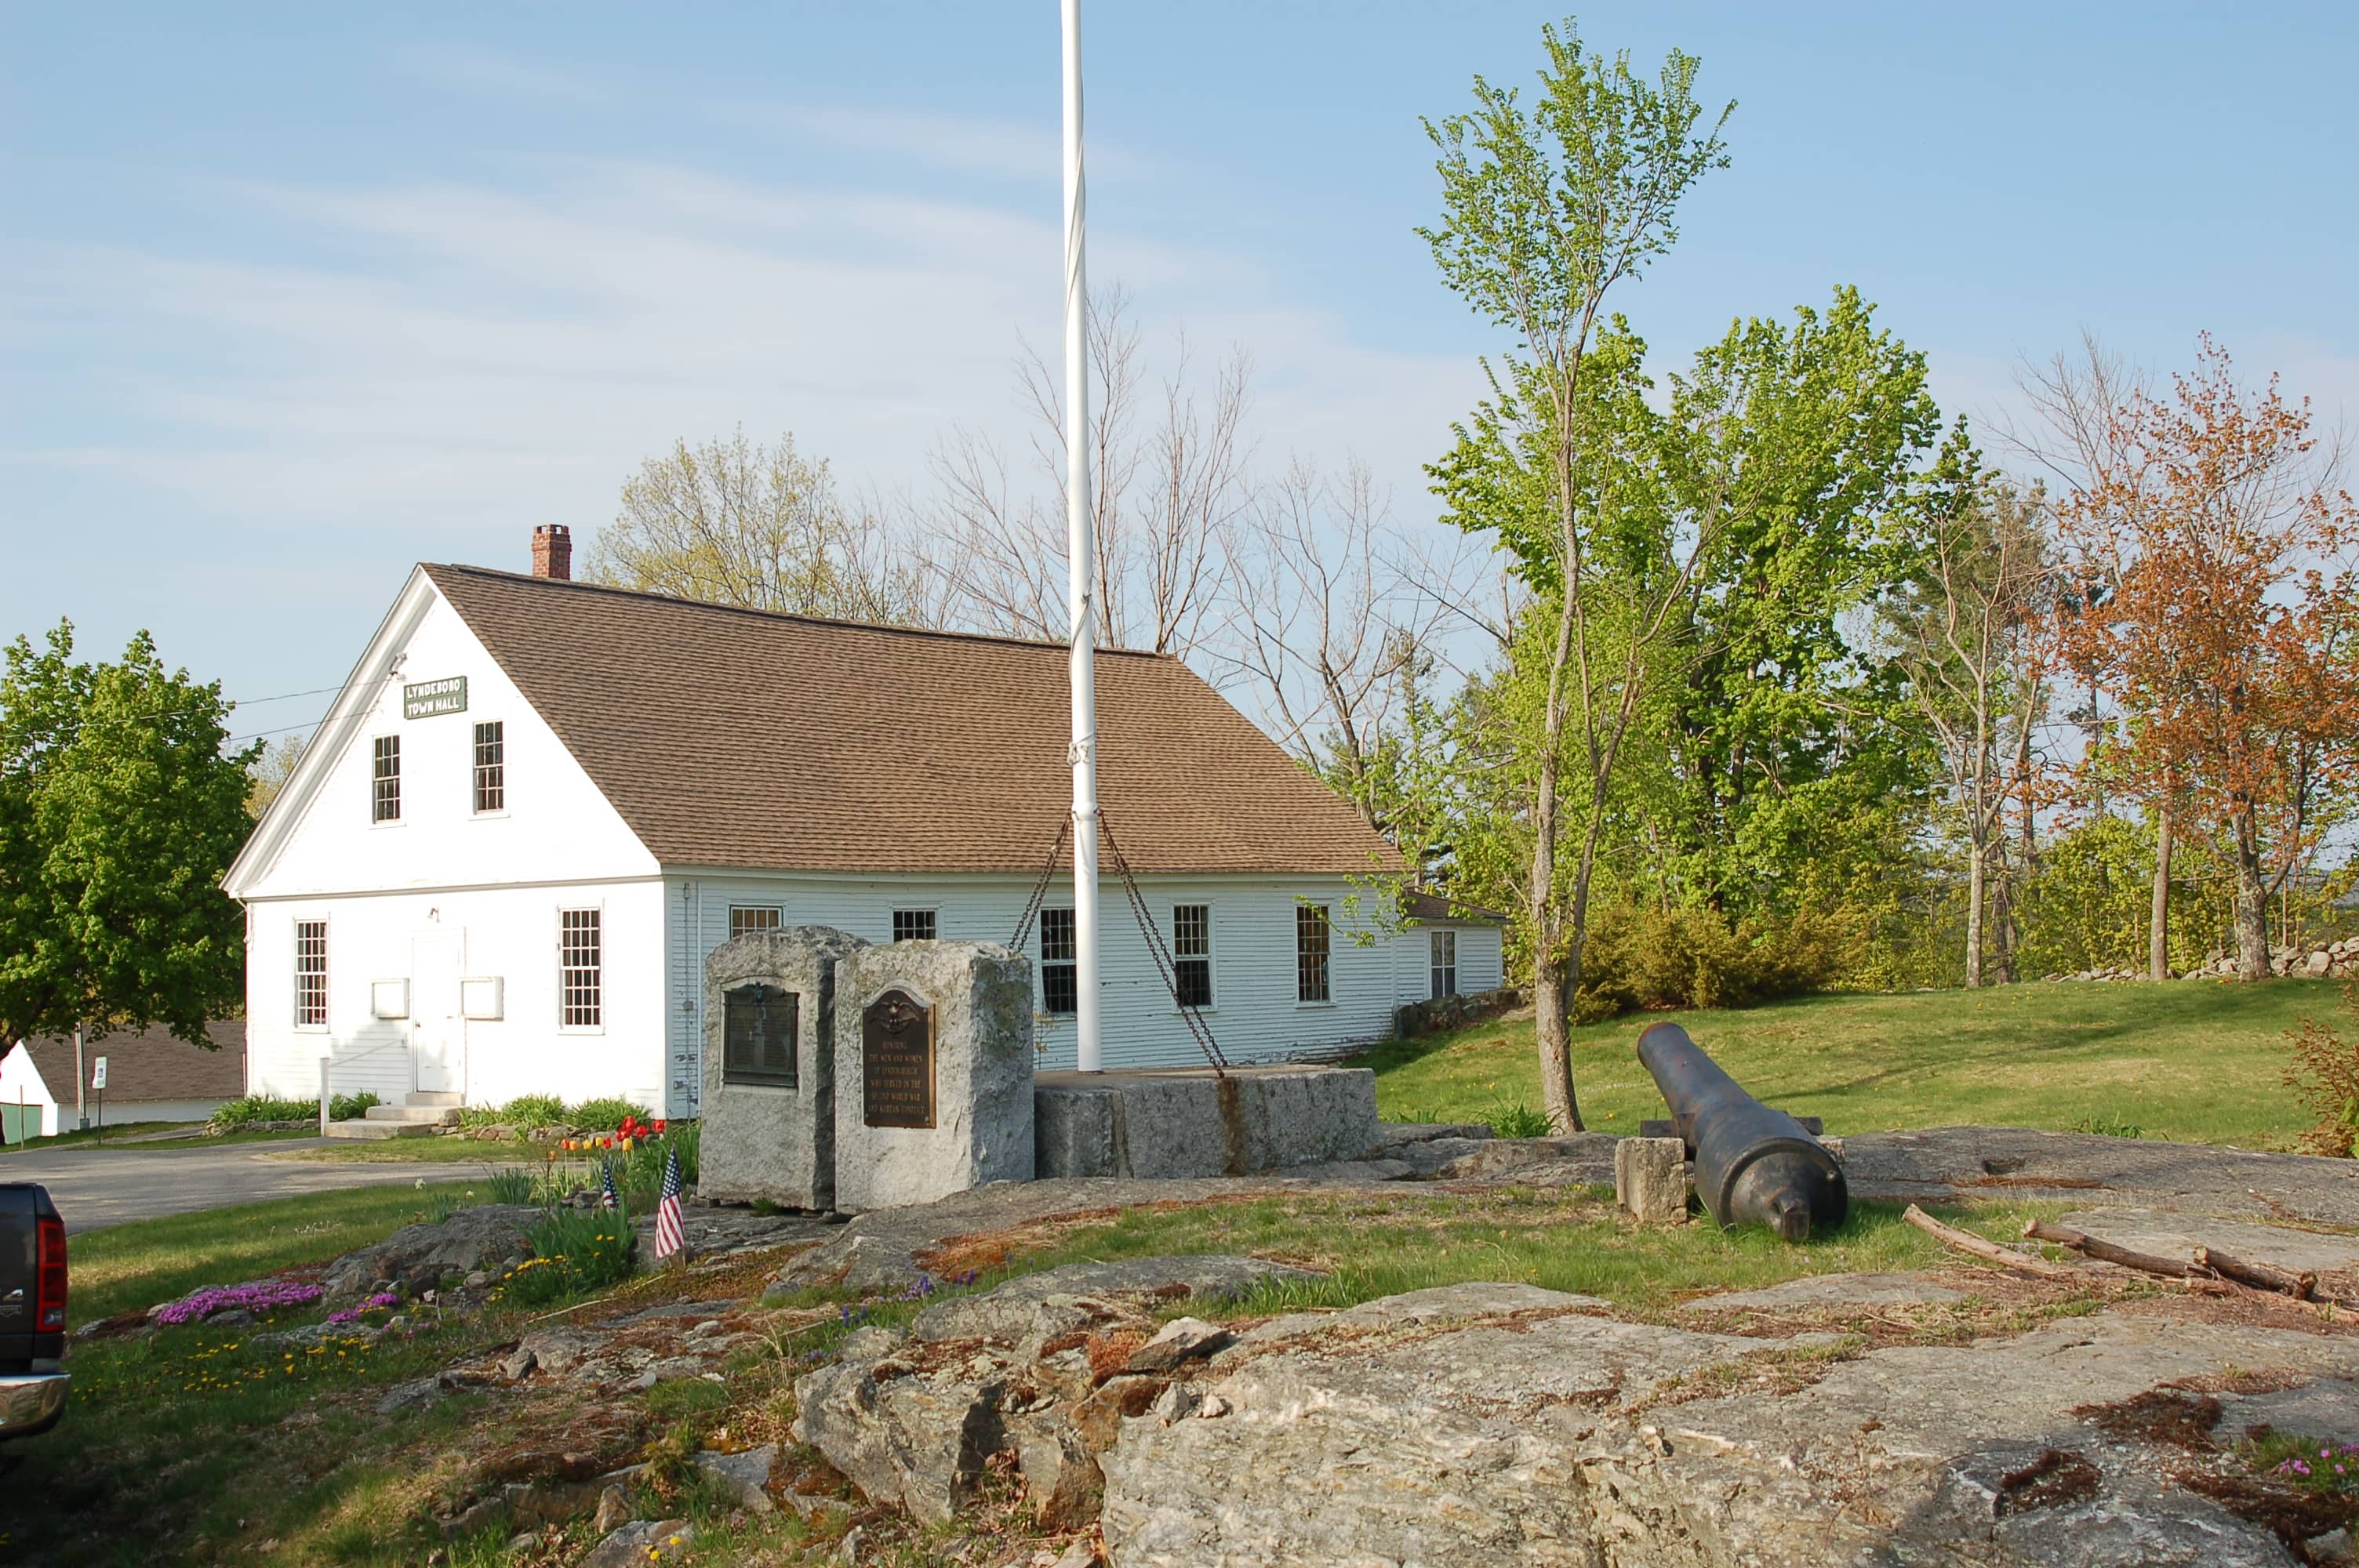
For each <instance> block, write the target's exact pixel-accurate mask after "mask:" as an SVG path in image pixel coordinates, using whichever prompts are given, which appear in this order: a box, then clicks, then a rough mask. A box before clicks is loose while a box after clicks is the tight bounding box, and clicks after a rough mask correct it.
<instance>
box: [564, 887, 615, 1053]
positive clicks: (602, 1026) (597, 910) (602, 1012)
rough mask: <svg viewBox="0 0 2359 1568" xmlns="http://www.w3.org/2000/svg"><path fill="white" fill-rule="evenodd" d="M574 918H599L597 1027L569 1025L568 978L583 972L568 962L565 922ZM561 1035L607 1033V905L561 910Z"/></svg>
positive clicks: (595, 1024)
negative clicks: (568, 917) (584, 915)
mask: <svg viewBox="0 0 2359 1568" xmlns="http://www.w3.org/2000/svg"><path fill="white" fill-rule="evenodd" d="M573 914H592V915H595V916H597V925H596V930H597V933H598V962H597V966H596V968H594V969H593V970H592V973H594V974H595V975H596V976H597V981H596V983H597V987H598V1000H597V1004H596V1005H597V1009H598V1022H595V1023H569V1022H566V1013H567V1012H568V1011H570V1010H571V1002H570V1001H569V1000H567V996H566V977H567V975H569V974H571V973H573V972H576V970H577V969H578V968H580V966H576V965H572V964H569V963H567V962H566V959H567V957H568V954H567V952H566V946H565V920H566V917H567V916H568V915H573ZM557 1032H558V1033H560V1034H603V1033H606V906H605V905H603V904H598V903H577V904H573V905H571V906H569V907H566V908H562V909H560V910H559V911H558V912H557Z"/></svg>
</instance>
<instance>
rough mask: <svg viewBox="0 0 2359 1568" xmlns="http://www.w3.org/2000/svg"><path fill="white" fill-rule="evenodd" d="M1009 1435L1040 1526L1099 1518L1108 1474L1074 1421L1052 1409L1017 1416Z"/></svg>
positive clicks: (1078, 1523)
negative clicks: (1077, 1429)
mask: <svg viewBox="0 0 2359 1568" xmlns="http://www.w3.org/2000/svg"><path fill="white" fill-rule="evenodd" d="M1007 1435H1008V1439H1009V1441H1010V1442H1011V1443H1012V1444H1014V1446H1015V1449H1016V1466H1017V1468H1018V1470H1019V1471H1020V1472H1021V1473H1022V1475H1023V1476H1024V1495H1025V1496H1026V1498H1028V1499H1029V1500H1030V1501H1031V1504H1032V1511H1033V1514H1034V1517H1036V1518H1037V1519H1038V1520H1039V1521H1040V1523H1041V1524H1042V1526H1044V1527H1045V1528H1047V1529H1049V1530H1071V1529H1074V1528H1076V1527H1078V1526H1081V1525H1084V1524H1087V1523H1089V1522H1090V1521H1091V1520H1092V1519H1096V1518H1097V1517H1098V1502H1099V1498H1101V1496H1102V1495H1103V1493H1104V1491H1105V1476H1103V1474H1102V1473H1101V1472H1100V1471H1099V1469H1098V1462H1097V1457H1096V1455H1094V1454H1092V1453H1091V1452H1090V1451H1089V1449H1088V1447H1087V1446H1086V1445H1085V1444H1083V1443H1082V1438H1081V1434H1080V1433H1078V1432H1076V1431H1075V1430H1074V1428H1073V1424H1072V1422H1070V1421H1068V1420H1066V1419H1065V1418H1064V1417H1062V1416H1061V1415H1058V1414H1053V1413H1044V1414H1040V1415H1027V1416H1018V1417H1017V1418H1016V1420H1015V1421H1013V1422H1010V1423H1009V1425H1008V1433H1007Z"/></svg>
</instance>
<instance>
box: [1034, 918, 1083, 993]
mask: <svg viewBox="0 0 2359 1568" xmlns="http://www.w3.org/2000/svg"><path fill="white" fill-rule="evenodd" d="M1074 963H1075V951H1074V946H1073V912H1072V911H1071V910H1070V909H1044V910H1042V911H1041V912H1040V1002H1041V1005H1042V1006H1044V1007H1046V1008H1047V1009H1048V1010H1049V1011H1050V1012H1071V1011H1073V1010H1074V1008H1075V1007H1076V1006H1078V1005H1079V998H1080V996H1081V988H1080V986H1079V985H1077V984H1076V983H1075V981H1074V974H1075V970H1074V967H1073V966H1074Z"/></svg>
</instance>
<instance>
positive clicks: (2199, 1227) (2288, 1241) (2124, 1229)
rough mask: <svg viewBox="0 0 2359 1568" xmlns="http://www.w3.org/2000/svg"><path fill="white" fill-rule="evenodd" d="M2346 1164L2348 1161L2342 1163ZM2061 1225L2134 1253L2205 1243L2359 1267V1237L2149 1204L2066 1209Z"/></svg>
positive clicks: (2295, 1261)
mask: <svg viewBox="0 0 2359 1568" xmlns="http://www.w3.org/2000/svg"><path fill="white" fill-rule="evenodd" d="M2346 1163H2347V1162H2346ZM2058 1223H2059V1224H2060V1225H2066V1226H2070V1227H2071V1228H2073V1229H2074V1230H2079V1231H2084V1232H2086V1233H2087V1234H2089V1235H2091V1236H2094V1237H2100V1238H2103V1239H2104V1240H2107V1241H2111V1242H2114V1243H2115V1244H2116V1245H2118V1246H2122V1247H2126V1248H2128V1249H2130V1250H2131V1251H2133V1252H2151V1253H2154V1254H2156V1255H2158V1256H2159V1257H2164V1258H2177V1259H2182V1260H2183V1259H2185V1258H2186V1257H2187V1255H2188V1254H2189V1253H2190V1251H2192V1250H2193V1249H2196V1248H2198V1247H2209V1248H2211V1249H2212V1250H2213V1251H2215V1252H2225V1253H2226V1254H2228V1255H2229V1256H2230V1257H2232V1258H2241V1259H2243V1260H2245V1261H2247V1262H2253V1263H2273V1264H2275V1265H2277V1267H2278V1268H2280V1269H2287V1270H2290V1271H2293V1272H2295V1273H2300V1272H2302V1271H2305V1270H2309V1271H2316V1272H2319V1273H2321V1274H2323V1273H2335V1272H2343V1271H2353V1270H2359V1236H2331V1235H2328V1234H2326V1233H2324V1232H2322V1231H2316V1230H2296V1229H2294V1228H2293V1227H2290V1226H2284V1225H2256V1224H2254V1223H2252V1222H2251V1221H2248V1220H2239V1219H2223V1218H2220V1217H2213V1216H2208V1215H2188V1214H2170V1213H2166V1212H2164V1211H2162V1210H2159V1209H2152V1208H2093V1209H2085V1210H2082V1212H2080V1213H2077V1214H2068V1215H2066V1216H2065V1217H2063V1218H2062V1219H2061V1220H2060V1221H2058Z"/></svg>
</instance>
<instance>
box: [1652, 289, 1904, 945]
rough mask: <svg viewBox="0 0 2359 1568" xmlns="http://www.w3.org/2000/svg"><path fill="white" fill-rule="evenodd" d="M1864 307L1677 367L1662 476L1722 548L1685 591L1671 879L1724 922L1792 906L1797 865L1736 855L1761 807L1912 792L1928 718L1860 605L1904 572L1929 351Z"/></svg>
mask: <svg viewBox="0 0 2359 1568" xmlns="http://www.w3.org/2000/svg"><path fill="white" fill-rule="evenodd" d="M1874 317H1875V307H1874V306H1872V305H1869V304H1868V303H1866V302H1865V301H1864V300H1863V299H1861V297H1859V293H1858V291H1857V290H1856V289H1854V288H1851V287H1842V288H1838V289H1837V290H1836V291H1835V294H1834V298H1833V302H1832V305H1831V306H1830V307H1829V308H1827V309H1826V311H1825V312H1824V313H1823V314H1821V312H1819V311H1818V310H1815V309H1812V308H1810V307H1808V306H1804V307H1800V308H1797V309H1796V310H1795V312H1794V318H1793V320H1792V322H1791V323H1790V324H1788V323H1786V322H1781V321H1779V320H1777V319H1772V318H1758V317H1756V318H1752V319H1746V320H1743V321H1739V322H1737V323H1735V324H1734V325H1733V326H1732V327H1731V328H1730V330H1729V331H1728V333H1727V335H1726V336H1725V337H1723V339H1722V340H1721V341H1720V342H1718V343H1716V344H1713V345H1712V346H1711V347H1709V348H1706V349H1704V350H1703V351H1701V352H1699V353H1698V354H1697V355H1696V356H1695V360H1694V362H1693V364H1692V366H1691V368H1690V370H1689V372H1688V373H1686V374H1684V375H1676V374H1675V375H1673V376H1671V377H1670V378H1669V381H1670V384H1671V397H1670V410H1669V414H1668V416H1666V417H1665V418H1664V419H1663V420H1662V422H1661V426H1660V430H1661V437H1660V453H1661V462H1662V466H1663V470H1664V480H1663V486H1664V489H1665V491H1666V492H1667V493H1668V496H1669V505H1670V506H1671V508H1672V511H1673V513H1674V515H1675V518H1676V519H1677V523H1678V525H1679V526H1680V528H1682V529H1684V530H1688V531H1697V530H1703V529H1707V528H1708V529H1709V530H1710V533H1711V536H1712V539H1713V540H1714V547H1713V548H1712V550H1711V551H1710V552H1709V553H1708V554H1707V556H1706V557H1704V559H1703V561H1702V563H1701V567H1700V568H1699V569H1698V570H1697V571H1696V573H1695V574H1694V577H1693V580H1692V581H1691V583H1690V586H1689V589H1688V592H1689V599H1690V605H1689V607H1688V614H1687V617H1686V630H1685V638H1686V648H1687V650H1688V651H1689V653H1690V656H1689V657H1688V658H1687V659H1686V661H1685V663H1684V665H1683V667H1682V669H1681V672H1680V674H1681V676H1682V678H1681V679H1680V681H1679V682H1678V683H1677V686H1676V689H1677V690H1678V692H1679V693H1680V702H1679V705H1678V713H1677V716H1676V718H1675V719H1674V723H1675V726H1676V730H1675V733H1674V737H1673V741H1672V745H1673V750H1674V752H1675V753H1676V755H1677V759H1678V762H1679V774H1680V786H1681V796H1680V806H1681V808H1682V809H1683V811H1684V812H1685V814H1686V817H1687V820H1686V821H1685V822H1684V823H1683V824H1682V825H1681V827H1680V842H1681V845H1682V848H1683V849H1685V850H1686V852H1687V860H1686V862H1685V863H1684V864H1683V866H1682V868H1681V873H1682V880H1683V881H1685V882H1686V884H1687V891H1689V892H1690V893H1692V894H1693V895H1694V896H1699V897H1701V898H1702V899H1704V900H1705V901H1706V902H1708V903H1712V905H1713V906H1715V907H1719V908H1723V909H1726V910H1729V911H1730V912H1732V913H1734V914H1749V913H1752V912H1754V911H1755V910H1756V909H1757V908H1761V907H1764V906H1776V905H1779V904H1785V903H1790V898H1789V896H1788V892H1787V890H1788V889H1789V888H1790V887H1791V886H1792V885H1793V883H1794V882H1795V881H1796V879H1797V877H1798V876H1799V872H1800V871H1801V868H1800V867H1799V865H1798V864H1796V863H1794V862H1791V861H1787V860H1767V861H1764V860H1758V859H1750V858H1747V857H1745V856H1742V855H1740V854H1738V853H1736V852H1735V851H1736V849H1737V846H1739V845H1740V844H1742V843H1744V842H1745V840H1746V839H1747V838H1759V837H1761V835H1759V834H1758V833H1757V832H1756V830H1755V829H1754V828H1753V827H1752V825H1751V822H1750V819H1751V818H1752V817H1753V816H1755V815H1756V813H1762V812H1767V813H1771V814H1779V813H1783V812H1785V811H1786V810H1788V808H1789V806H1790V805H1791V802H1792V796H1793V794H1794V792H1795V791H1797V790H1799V789H1802V788H1804V787H1805V786H1808V785H1810V784H1815V783H1817V782H1818V781H1821V780H1824V779H1827V778H1830V777H1831V776H1832V775H1834V774H1836V773H1858V774H1862V775H1864V779H1865V781H1866V782H1867V783H1868V784H1869V785H1870V788H1869V790H1868V791H1867V793H1868V794H1869V795H1871V796H1872V797H1873V798H1886V797H1891V798H1898V797H1903V796H1908V795H1914V794H1917V793H1919V792H1920V791H1921V790H1922V788H1923V773H1924V769H1925V759H1924V756H1923V754H1922V746H1921V741H1920V740H1919V730H1920V728H1921V727H1920V726H1918V725H1915V724H1913V723H1912V722H1910V720H1909V718H1908V714H1907V713H1906V712H1905V711H1904V709H1903V706H1902V705H1903V703H1904V701H1905V697H1904V696H1903V692H1902V687H1901V683H1900V682H1899V681H1898V680H1897V678H1896V676H1895V675H1894V672H1893V671H1892V670H1891V669H1890V668H1889V667H1888V665H1887V664H1886V661H1885V660H1884V659H1883V658H1882V657H1881V656H1880V655H1879V654H1878V652H1877V650H1876V647H1875V643H1874V641H1873V639H1871V638H1869V637H1867V636H1864V635H1863V633H1864V631H1865V630H1867V626H1868V623H1867V622H1866V620H1865V618H1864V616H1863V615H1862V614H1861V613H1860V612H1861V611H1863V610H1864V609H1865V607H1867V606H1869V605H1870V604H1872V603H1873V602H1874V601H1875V600H1876V598H1877V597H1878V596H1879V594H1880V593H1881V592H1883V591H1884V589H1886V585H1887V584H1888V583H1889V582H1890V580H1891V579H1892V578H1893V576H1894V575H1895V572H1896V569H1897V568H1898V567H1899V566H1900V563H1899V562H1897V561H1896V560H1895V558H1894V554H1895V553H1894V551H1893V549H1892V548H1891V522H1892V519H1893V518H1894V516H1895V515H1896V514H1897V513H1898V512H1899V511H1900V510H1902V508H1903V506H1904V503H1905V502H1906V501H1907V500H1908V497H1909V496H1910V495H1911V494H1912V493H1913V491H1914V489H1915V487H1916V484H1917V481H1918V476H1919V473H1920V472H1921V471H1922V470H1923V468H1924V465H1925V462H1926V460H1927V458H1928V457H1929V456H1930V454H1931V452H1932V450H1933V448H1934V443H1935V441H1936V440H1937V439H1938V438H1939V436H1940V411H1939V410H1938V409H1937V408H1935V406H1934V405H1933V400H1932V398H1931V396H1930V395H1929V394H1928V392H1927V391H1926V386H1925V357H1924V355H1923V354H1921V353H1919V352H1918V351H1914V350H1912V349H1910V348H1909V347H1908V345H1907V344H1905V343H1903V342H1902V341H1899V340H1898V339H1897V338H1896V337H1895V336H1893V335H1892V334H1891V333H1890V332H1888V331H1886V330H1879V329H1878V328H1877V327H1876V326H1875V319H1874ZM1844 793H1851V792H1848V791H1846V792H1844ZM1768 837H1769V838H1775V837H1777V835H1776V834H1775V833H1772V834H1770V835H1768Z"/></svg>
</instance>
